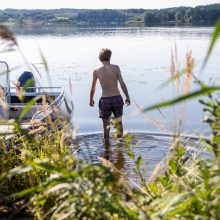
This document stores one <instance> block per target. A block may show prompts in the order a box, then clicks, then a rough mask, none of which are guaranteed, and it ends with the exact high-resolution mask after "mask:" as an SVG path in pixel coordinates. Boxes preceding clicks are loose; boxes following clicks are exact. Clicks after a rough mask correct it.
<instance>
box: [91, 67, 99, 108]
mask: <svg viewBox="0 0 220 220" xmlns="http://www.w3.org/2000/svg"><path fill="white" fill-rule="evenodd" d="M96 82H97V75H96V71H95V70H94V71H93V80H92V87H91V90H90V101H89V105H90V106H91V107H94V104H95V102H94V99H93V98H94V94H95V87H96Z"/></svg>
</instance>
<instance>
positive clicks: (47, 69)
mask: <svg viewBox="0 0 220 220" xmlns="http://www.w3.org/2000/svg"><path fill="white" fill-rule="evenodd" d="M39 53H40V57H41V60H42V62H43V65H44V67H45V69H46V71H47V72H49V68H48V64H47V60H46V58H45V56H44V54H43V52H42V50H41V49H40V48H39Z"/></svg>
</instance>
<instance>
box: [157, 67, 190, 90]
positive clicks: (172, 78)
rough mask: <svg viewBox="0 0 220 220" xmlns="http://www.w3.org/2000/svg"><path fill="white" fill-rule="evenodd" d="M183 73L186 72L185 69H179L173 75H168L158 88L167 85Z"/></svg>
mask: <svg viewBox="0 0 220 220" xmlns="http://www.w3.org/2000/svg"><path fill="white" fill-rule="evenodd" d="M185 73H186V69H183V70H181V71H180V72H178V73H177V74H176V75H175V76H173V77H170V78H169V79H168V80H166V81H165V82H164V83H162V85H160V87H159V88H158V89H161V88H163V87H166V86H168V85H169V84H170V83H172V82H173V81H175V80H176V79H178V78H179V77H181V76H182V75H184V74H185Z"/></svg>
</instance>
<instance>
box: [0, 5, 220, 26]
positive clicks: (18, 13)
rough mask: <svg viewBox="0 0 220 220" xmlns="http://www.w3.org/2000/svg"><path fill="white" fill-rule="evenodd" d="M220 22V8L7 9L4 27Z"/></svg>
mask: <svg viewBox="0 0 220 220" xmlns="http://www.w3.org/2000/svg"><path fill="white" fill-rule="evenodd" d="M218 19H220V4H212V5H206V6H197V7H195V8H192V7H177V8H168V9H160V10H157V9H155V10H149V9H125V10H121V9H51V10H43V9H35V10H25V9H20V10H19V9H5V10H0V23H3V24H6V25H9V26H13V25H18V24H19V25H29V26H32V25H51V24H62V25H64V24H70V25H74V26H77V27H84V26H87V27H88V26H208V25H209V26H213V25H215V23H216V21H217V20H218Z"/></svg>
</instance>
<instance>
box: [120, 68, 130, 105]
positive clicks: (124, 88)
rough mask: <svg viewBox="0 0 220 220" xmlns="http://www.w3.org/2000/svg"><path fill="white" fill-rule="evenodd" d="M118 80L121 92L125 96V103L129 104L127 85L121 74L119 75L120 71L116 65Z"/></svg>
mask: <svg viewBox="0 0 220 220" xmlns="http://www.w3.org/2000/svg"><path fill="white" fill-rule="evenodd" d="M118 81H119V83H120V86H121V89H122V91H123V93H124V94H125V96H126V99H125V103H126V104H127V105H130V104H131V101H130V97H129V94H128V89H127V86H126V84H125V82H124V80H123V78H122V75H121V71H120V68H119V67H118Z"/></svg>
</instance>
